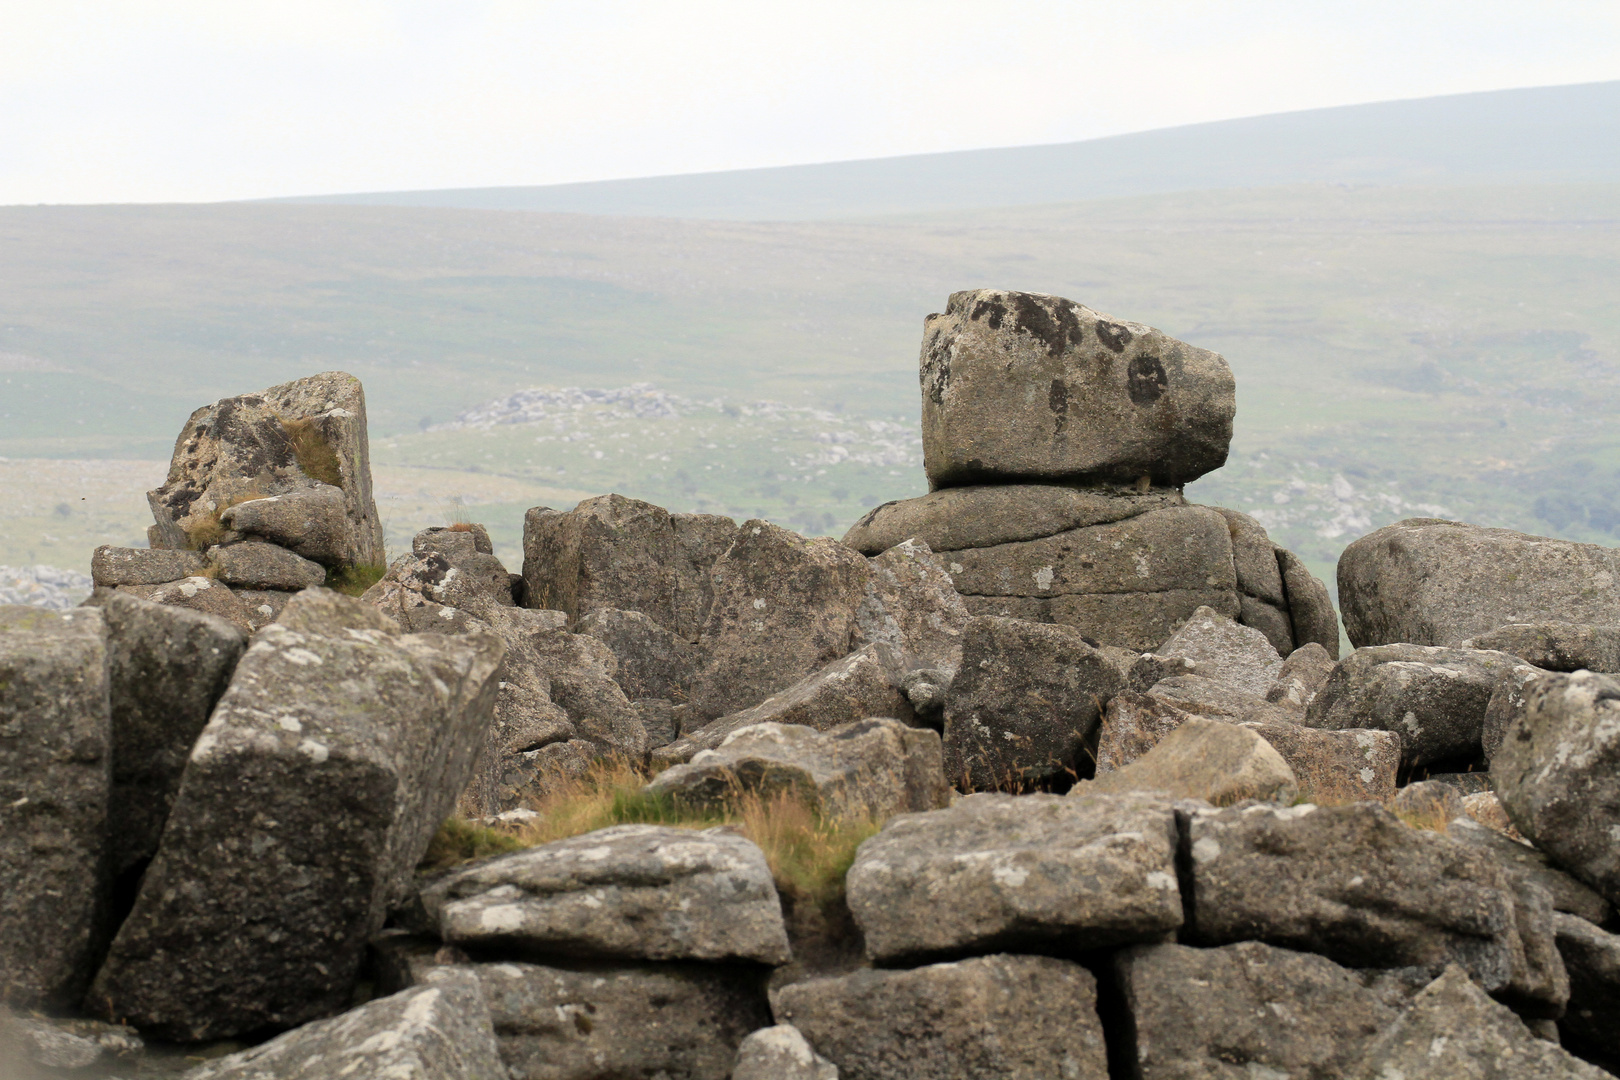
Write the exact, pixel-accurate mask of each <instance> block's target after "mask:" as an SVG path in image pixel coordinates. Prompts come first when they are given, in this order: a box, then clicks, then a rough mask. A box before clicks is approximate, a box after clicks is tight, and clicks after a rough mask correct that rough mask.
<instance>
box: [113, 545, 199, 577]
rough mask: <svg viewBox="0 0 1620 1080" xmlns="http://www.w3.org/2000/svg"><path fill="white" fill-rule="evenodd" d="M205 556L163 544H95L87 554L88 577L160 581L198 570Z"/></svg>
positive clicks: (194, 572) (189, 575)
mask: <svg viewBox="0 0 1620 1080" xmlns="http://www.w3.org/2000/svg"><path fill="white" fill-rule="evenodd" d="M207 566H208V560H207V559H205V558H203V557H202V556H201V555H199V554H198V553H197V552H195V551H174V550H166V549H164V548H126V547H110V546H108V545H106V544H103V545H101V546H100V547H98V548H96V550H95V554H93V555H91V556H90V577H91V580H93V581H94V582H95V583H96V584H97V585H162V584H163V583H164V582H167V581H179V580H180V579H181V578H186V577H192V576H193V575H196V574H200V573H202V572H203V570H204V568H206V567H207Z"/></svg>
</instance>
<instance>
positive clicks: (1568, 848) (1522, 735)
mask: <svg viewBox="0 0 1620 1080" xmlns="http://www.w3.org/2000/svg"><path fill="white" fill-rule="evenodd" d="M1617 731H1620V679H1617V678H1614V677H1613V676H1609V675H1596V674H1593V673H1591V672H1586V671H1578V672H1575V673H1574V674H1572V675H1546V676H1543V677H1542V678H1540V679H1538V680H1536V681H1535V682H1533V683H1531V684H1530V685H1529V686H1528V688H1527V689H1526V692H1525V710H1524V715H1523V716H1522V717H1521V718H1520V719H1519V720H1518V721H1517V722H1516V723H1514V724H1513V725H1512V726H1511V727H1510V728H1508V730H1507V733H1506V735H1505V737H1504V738H1503V740H1502V745H1501V748H1500V749H1499V750H1497V752H1496V756H1495V757H1494V758H1492V759H1491V781H1492V783H1493V784H1494V785H1495V786H1496V792H1497V794H1498V795H1499V796H1501V799H1502V805H1503V807H1504V808H1506V810H1507V812H1508V816H1509V817H1510V818H1512V819H1513V824H1514V825H1516V826H1518V829H1519V831H1520V832H1521V833H1523V834H1524V835H1525V836H1526V837H1527V838H1529V839H1530V840H1531V841H1532V842H1533V843H1534V844H1535V845H1536V846H1537V847H1538V848H1540V849H1541V850H1542V851H1545V852H1546V853H1547V854H1548V855H1549V856H1551V857H1552V859H1553V860H1554V861H1555V862H1557V863H1558V864H1559V865H1560V866H1562V867H1563V868H1564V869H1566V870H1568V871H1569V872H1570V873H1572V874H1574V875H1575V876H1576V877H1578V878H1580V879H1581V880H1582V881H1585V882H1587V883H1588V884H1590V885H1591V886H1592V887H1593V888H1595V889H1597V891H1598V892H1600V893H1602V894H1603V895H1604V896H1605V897H1606V898H1607V899H1608V900H1609V901H1610V902H1611V903H1620V843H1616V839H1615V838H1616V837H1617V836H1620V738H1616V732H1617Z"/></svg>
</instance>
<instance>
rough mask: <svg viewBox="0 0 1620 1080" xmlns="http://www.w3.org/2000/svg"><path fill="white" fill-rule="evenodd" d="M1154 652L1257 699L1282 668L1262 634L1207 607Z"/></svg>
mask: <svg viewBox="0 0 1620 1080" xmlns="http://www.w3.org/2000/svg"><path fill="white" fill-rule="evenodd" d="M1154 653H1155V654H1156V655H1158V656H1162V657H1165V658H1167V659H1171V660H1174V659H1178V658H1179V659H1182V660H1191V661H1192V662H1193V664H1194V666H1195V667H1196V668H1197V671H1198V674H1200V675H1203V676H1205V677H1206V678H1211V679H1214V680H1216V681H1217V682H1223V683H1226V684H1227V685H1229V686H1231V687H1233V688H1234V689H1237V690H1241V691H1243V692H1244V693H1246V694H1251V695H1253V696H1254V697H1257V698H1264V697H1265V696H1266V694H1267V693H1268V692H1269V691H1270V689H1271V687H1272V684H1273V683H1274V682H1276V680H1277V677H1278V675H1279V674H1280V673H1281V671H1282V666H1283V659H1282V657H1281V656H1280V655H1278V653H1277V650H1276V649H1274V648H1272V646H1271V642H1270V641H1268V640H1266V635H1265V634H1263V633H1261V632H1260V631H1259V630H1256V629H1254V628H1253V627H1249V626H1242V625H1240V624H1239V623H1237V622H1235V621H1233V620H1232V619H1229V618H1227V617H1226V616H1224V615H1221V614H1219V613H1218V612H1216V611H1214V610H1212V609H1210V608H1199V609H1198V610H1197V611H1195V612H1193V613H1192V615H1191V616H1189V617H1188V619H1187V621H1186V623H1185V624H1183V626H1182V627H1181V629H1179V630H1177V631H1176V632H1175V633H1174V634H1172V635H1171V636H1170V639H1169V640H1168V641H1166V642H1165V643H1164V644H1163V645H1160V646H1159V647H1158V648H1157V649H1155V650H1154Z"/></svg>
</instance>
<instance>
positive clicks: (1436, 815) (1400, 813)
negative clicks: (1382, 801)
mask: <svg viewBox="0 0 1620 1080" xmlns="http://www.w3.org/2000/svg"><path fill="white" fill-rule="evenodd" d="M1389 809H1390V812H1391V813H1393V814H1394V815H1395V816H1396V817H1398V818H1400V819H1401V820H1402V821H1405V822H1407V823H1408V824H1411V823H1413V822H1414V821H1421V822H1423V823H1424V826H1420V827H1430V828H1440V827H1443V826H1444V825H1445V823H1446V822H1448V821H1450V820H1452V819H1453V818H1457V817H1462V816H1463V815H1464V813H1465V810H1464V808H1463V797H1462V792H1460V791H1458V790H1457V789H1456V788H1454V787H1452V786H1451V785H1450V784H1443V783H1441V782H1440V781H1438V780H1419V781H1417V782H1415V783H1411V784H1408V785H1406V786H1405V787H1403V788H1401V790H1399V791H1397V792H1396V793H1395V797H1394V798H1393V799H1391V800H1390V802H1389Z"/></svg>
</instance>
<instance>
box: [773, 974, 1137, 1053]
mask: <svg viewBox="0 0 1620 1080" xmlns="http://www.w3.org/2000/svg"><path fill="white" fill-rule="evenodd" d="M1096 1002H1097V989H1096V980H1095V979H1094V978H1093V977H1092V975H1091V973H1090V972H1089V971H1087V970H1086V969H1085V968H1083V967H1081V966H1080V965H1079V964H1075V963H1070V962H1069V961H1066V960H1055V959H1052V958H1050V957H1045V956H981V957H976V958H974V959H971V960H961V961H958V962H956V963H949V964H932V965H929V966H927V967H921V968H917V969H915V970H912V971H873V970H865V971H857V972H855V973H853V974H851V975H845V976H842V977H839V978H830V979H813V980H810V981H808V982H800V983H794V984H793V985H791V986H786V987H783V988H782V989H781V990H779V991H777V992H776V994H775V995H773V1000H772V1006H773V1009H774V1011H775V1013H776V1018H777V1020H778V1021H779V1022H782V1023H790V1024H792V1025H793V1026H794V1027H796V1028H798V1029H799V1030H800V1031H802V1032H803V1033H804V1035H805V1036H806V1038H808V1039H809V1040H810V1043H811V1045H812V1046H814V1047H815V1048H816V1049H817V1050H818V1051H819V1052H821V1053H822V1054H825V1055H826V1056H827V1057H828V1058H829V1059H830V1060H831V1061H832V1062H833V1063H834V1064H835V1065H837V1066H838V1075H839V1076H840V1077H842V1078H843V1080H973V1078H978V1077H991V1076H993V1077H997V1078H1005V1080H1052V1078H1055V1077H1063V1078H1066V1080H1067V1078H1073V1080H1104V1078H1106V1077H1107V1076H1108V1066H1107V1058H1106V1053H1105V1050H1104V1046H1103V1032H1102V1023H1101V1021H1100V1020H1099V1019H1098V1018H1097V1008H1096Z"/></svg>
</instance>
